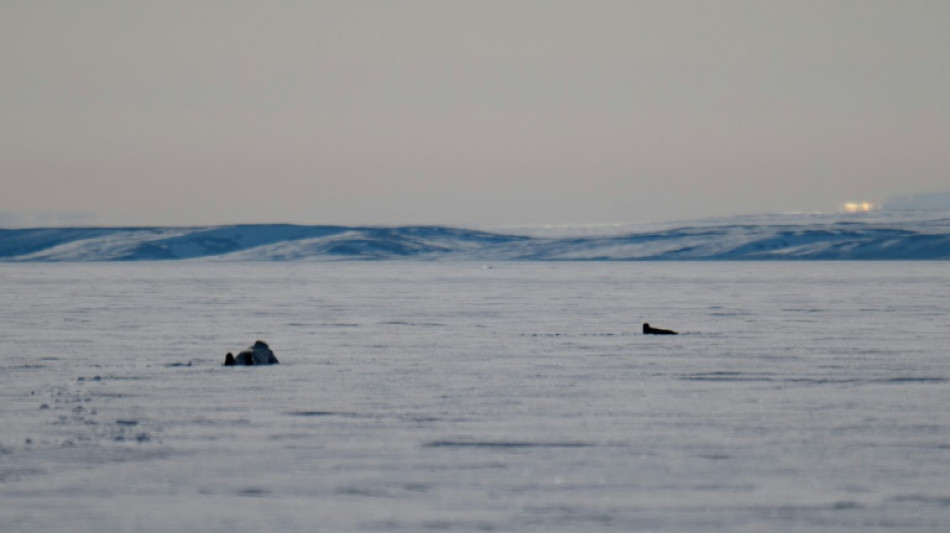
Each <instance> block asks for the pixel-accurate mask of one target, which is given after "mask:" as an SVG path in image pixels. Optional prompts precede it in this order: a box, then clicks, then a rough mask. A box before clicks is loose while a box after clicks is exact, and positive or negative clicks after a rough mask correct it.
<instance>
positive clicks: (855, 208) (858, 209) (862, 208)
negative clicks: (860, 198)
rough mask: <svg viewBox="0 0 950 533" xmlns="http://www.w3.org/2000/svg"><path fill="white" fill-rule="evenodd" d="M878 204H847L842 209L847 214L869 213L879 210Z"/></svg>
mask: <svg viewBox="0 0 950 533" xmlns="http://www.w3.org/2000/svg"><path fill="white" fill-rule="evenodd" d="M878 207H879V206H878V205H877V204H872V203H871V202H846V203H845V204H844V205H842V206H841V209H842V210H843V211H845V212H847V213H867V212H868V211H874V210H876V209H878Z"/></svg>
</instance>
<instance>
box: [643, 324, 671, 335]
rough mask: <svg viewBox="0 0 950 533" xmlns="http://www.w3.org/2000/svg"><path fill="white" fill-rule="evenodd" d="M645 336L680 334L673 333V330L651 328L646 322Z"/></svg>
mask: <svg viewBox="0 0 950 533" xmlns="http://www.w3.org/2000/svg"><path fill="white" fill-rule="evenodd" d="M643 334H644V335H679V333H677V332H675V331H673V330H672V329H660V328H655V327H653V326H651V325H650V324H647V323H646V322H644V323H643Z"/></svg>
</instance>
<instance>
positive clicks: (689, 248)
mask: <svg viewBox="0 0 950 533" xmlns="http://www.w3.org/2000/svg"><path fill="white" fill-rule="evenodd" d="M181 259H208V260H226V261H295V260H311V261H334V260H379V259H426V260H477V261H506V260H537V261H550V260H586V261H590V260H603V261H610V260H775V259H798V260H827V259H835V260H864V259H868V260H873V259H904V260H908V259H950V213H946V212H932V211H928V212H919V211H918V212H915V211H891V212H878V213H870V214H857V215H845V214H824V215H822V214H800V215H770V216H742V217H733V218H727V219H712V220H700V221H693V222H689V223H683V224H677V225H672V224H668V225H663V226H660V225H652V226H609V227H558V228H509V229H504V230H499V229H488V230H474V229H463V228H451V227H442V226H405V227H344V226H300V225H289V224H258V225H235V226H217V227H183V228H47V229H8V230H0V261H142V260H147V261H153V260H181Z"/></svg>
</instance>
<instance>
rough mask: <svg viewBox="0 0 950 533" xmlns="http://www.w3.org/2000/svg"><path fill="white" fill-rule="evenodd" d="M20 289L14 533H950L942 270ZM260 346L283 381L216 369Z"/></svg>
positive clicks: (361, 277)
mask: <svg viewBox="0 0 950 533" xmlns="http://www.w3.org/2000/svg"><path fill="white" fill-rule="evenodd" d="M0 294H2V295H3V296H2V301H3V305H2V306H0V316H2V320H0V324H2V328H0V350H2V354H0V398H2V407H0V424H2V434H0V530H2V531H4V532H26V531H30V532H35V531H57V532H73V531H75V532H104V531H110V532H122V531H169V532H191V531H194V532H199V531H200V532H214V531H221V532H228V533H235V532H244V531H248V532H250V531H254V532H262V531H326V532H419V531H451V532H466V531H500V532H542V531H543V532H548V531H572V532H573V531H625V532H627V531H656V532H671V533H672V532H708V531H724V532H725V531H728V532H810V533H814V532H861V533H867V532H877V531H888V532H900V533H912V532H938V531H939V532H943V531H947V530H948V528H950V353H948V351H950V348H948V347H950V327H948V316H950V268H948V265H947V263H945V262H894V261H889V262H780V261H776V262H742V263H734V262H624V263H608V262H585V263H571V262H560V263H559V262H534V263H524V262H500V263H495V264H485V263H468V262H452V263H443V262H405V261H381V262H369V263H365V262H338V263H240V262H233V263H212V262H164V263H159V262H135V263H39V264H31V263H27V264H0ZM643 321H648V322H650V323H651V324H653V325H655V326H658V327H667V328H673V329H677V330H680V332H681V333H682V334H681V335H679V336H669V337H666V336H663V337H653V336H644V335H641V334H640V324H641V323H642V322H643ZM257 339H262V340H265V341H267V342H268V343H269V344H270V346H271V348H272V349H273V350H274V352H275V353H276V355H277V357H278V358H279V359H280V362H281V364H280V365H275V366H270V367H246V368H245V367H242V368H229V367H223V366H221V363H222V362H223V360H224V354H225V352H227V351H236V350H240V349H242V348H244V347H246V346H248V345H250V344H251V343H253V342H254V341H255V340H257Z"/></svg>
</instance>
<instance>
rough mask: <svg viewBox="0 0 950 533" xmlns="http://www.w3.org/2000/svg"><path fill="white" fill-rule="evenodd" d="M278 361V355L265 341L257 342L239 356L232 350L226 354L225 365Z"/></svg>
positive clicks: (250, 364)
mask: <svg viewBox="0 0 950 533" xmlns="http://www.w3.org/2000/svg"><path fill="white" fill-rule="evenodd" d="M277 363H278V361H277V357H275V356H274V352H272V351H271V349H270V347H269V346H267V343H266V342H264V341H257V342H255V343H254V345H253V346H251V347H250V348H248V349H247V350H244V351H242V352H241V353H239V354H237V357H235V356H234V355H233V354H232V353H231V352H228V354H227V355H225V356H224V366H235V365H244V366H252V365H276V364H277Z"/></svg>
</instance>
